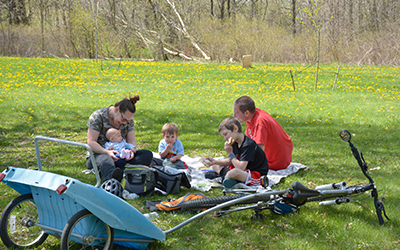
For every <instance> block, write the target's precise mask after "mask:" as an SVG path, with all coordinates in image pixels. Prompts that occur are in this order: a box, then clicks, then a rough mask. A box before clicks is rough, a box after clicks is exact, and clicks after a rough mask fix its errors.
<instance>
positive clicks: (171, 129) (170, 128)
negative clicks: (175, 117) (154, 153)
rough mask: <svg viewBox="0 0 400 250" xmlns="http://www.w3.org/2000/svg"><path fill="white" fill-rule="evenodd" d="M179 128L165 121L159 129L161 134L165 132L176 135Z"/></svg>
mask: <svg viewBox="0 0 400 250" xmlns="http://www.w3.org/2000/svg"><path fill="white" fill-rule="evenodd" d="M178 131H179V128H178V126H177V125H176V124H175V123H173V122H172V123H165V124H164V126H163V127H162V129H161V132H162V133H163V135H165V134H176V135H178Z"/></svg>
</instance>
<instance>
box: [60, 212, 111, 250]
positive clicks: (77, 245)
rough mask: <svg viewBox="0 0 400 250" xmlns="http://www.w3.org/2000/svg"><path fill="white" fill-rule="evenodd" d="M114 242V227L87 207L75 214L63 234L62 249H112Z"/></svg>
mask: <svg viewBox="0 0 400 250" xmlns="http://www.w3.org/2000/svg"><path fill="white" fill-rule="evenodd" d="M113 243H114V229H113V228H111V227H110V226H109V225H107V224H106V223H104V222H103V221H101V220H100V219H99V218H97V217H96V216H95V215H94V214H92V213H91V212H89V210H87V209H84V210H81V211H79V212H77V213H76V214H74V215H73V216H72V217H71V218H70V219H69V221H68V222H67V224H66V225H65V227H64V230H63V233H62V235H61V250H67V249H112V247H113Z"/></svg>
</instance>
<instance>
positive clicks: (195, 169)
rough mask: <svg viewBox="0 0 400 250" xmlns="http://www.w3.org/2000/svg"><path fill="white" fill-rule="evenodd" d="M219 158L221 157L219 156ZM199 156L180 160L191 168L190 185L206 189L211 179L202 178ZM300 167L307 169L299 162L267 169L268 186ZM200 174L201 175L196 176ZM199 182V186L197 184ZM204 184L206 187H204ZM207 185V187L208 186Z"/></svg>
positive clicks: (185, 157) (184, 157)
mask: <svg viewBox="0 0 400 250" xmlns="http://www.w3.org/2000/svg"><path fill="white" fill-rule="evenodd" d="M153 156H154V157H156V158H160V156H159V154H157V153H154V152H153ZM220 158H221V159H222V158H223V157H220ZM200 159H201V157H189V156H187V155H185V156H183V157H182V158H181V160H182V161H184V162H185V163H186V165H188V167H189V168H190V169H191V170H192V172H191V175H192V182H191V185H192V187H193V188H196V189H198V190H201V191H208V190H210V189H211V187H212V186H213V184H211V183H212V181H210V180H208V179H205V178H204V171H202V170H200V169H203V168H204V165H203V163H201V162H200ZM300 169H308V167H307V166H305V165H303V164H301V163H295V162H292V163H291V164H290V165H289V166H288V167H287V168H285V169H281V170H277V171H275V170H269V171H268V175H267V176H268V180H269V186H270V187H272V186H274V185H276V184H278V183H279V182H280V181H281V179H282V178H285V177H286V176H289V175H291V174H294V173H296V172H297V171H299V170H300ZM198 175H202V176H198ZM199 183H200V186H199ZM204 186H206V187H207V188H204ZM208 187H209V188H208Z"/></svg>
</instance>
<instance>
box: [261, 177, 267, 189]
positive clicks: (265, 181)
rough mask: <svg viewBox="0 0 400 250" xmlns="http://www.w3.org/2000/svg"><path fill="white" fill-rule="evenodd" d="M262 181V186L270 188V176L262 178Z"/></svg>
mask: <svg viewBox="0 0 400 250" xmlns="http://www.w3.org/2000/svg"><path fill="white" fill-rule="evenodd" d="M260 181H261V186H263V187H265V188H266V187H268V185H269V181H268V176H266V175H263V176H261V179H260Z"/></svg>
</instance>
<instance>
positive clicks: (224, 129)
mask: <svg viewBox="0 0 400 250" xmlns="http://www.w3.org/2000/svg"><path fill="white" fill-rule="evenodd" d="M219 133H220V134H221V135H222V136H223V137H224V140H225V141H226V142H225V144H224V149H225V152H226V153H227V154H228V157H229V158H227V159H226V158H225V159H221V160H216V159H214V158H211V157H207V158H206V159H207V160H209V161H210V162H211V164H212V168H213V170H214V171H215V172H217V173H218V174H219V175H220V176H221V177H222V178H223V184H224V186H225V187H227V188H231V187H233V186H234V185H236V184H237V183H238V182H243V183H244V184H246V185H247V186H259V185H261V184H262V183H261V180H260V179H261V176H262V175H263V176H266V175H267V173H268V161H267V158H266V157H265V153H264V151H263V150H262V149H261V147H260V146H259V145H257V143H256V142H255V141H253V140H252V139H250V138H249V137H247V136H245V135H244V134H243V133H242V126H241V124H240V122H239V120H238V119H237V118H235V117H228V118H226V119H225V120H224V121H222V123H221V124H220V125H219Z"/></svg>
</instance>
